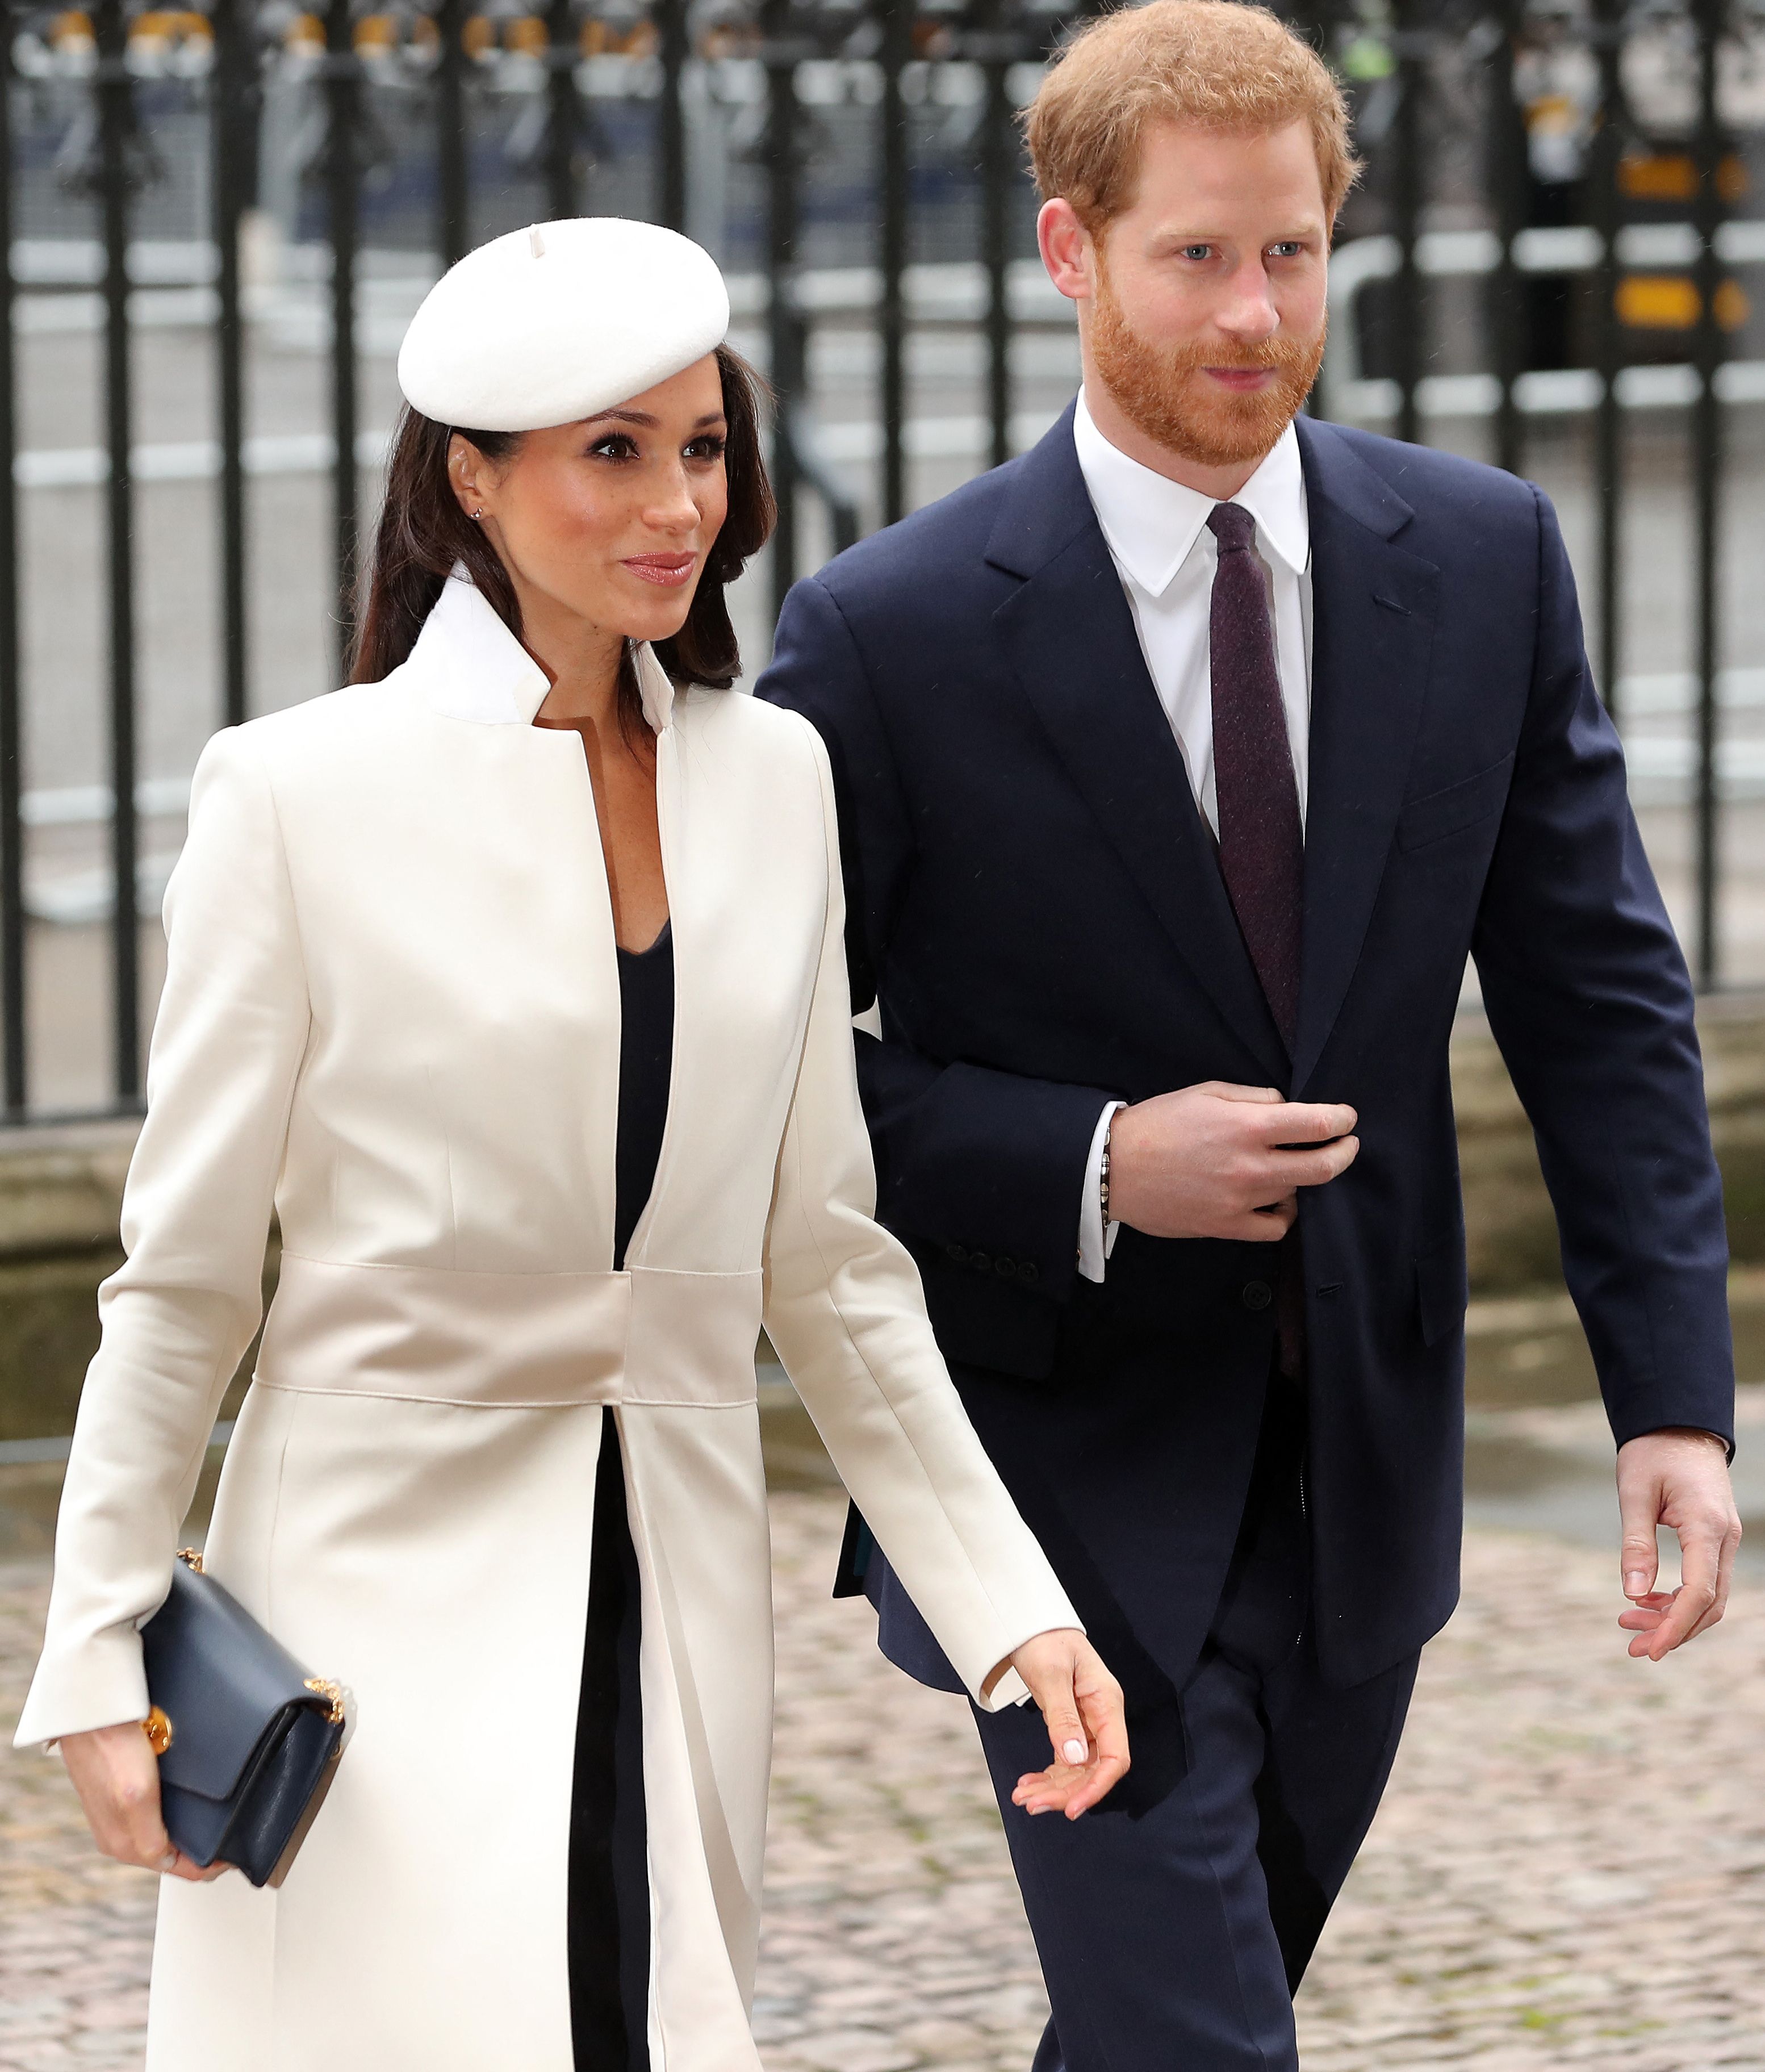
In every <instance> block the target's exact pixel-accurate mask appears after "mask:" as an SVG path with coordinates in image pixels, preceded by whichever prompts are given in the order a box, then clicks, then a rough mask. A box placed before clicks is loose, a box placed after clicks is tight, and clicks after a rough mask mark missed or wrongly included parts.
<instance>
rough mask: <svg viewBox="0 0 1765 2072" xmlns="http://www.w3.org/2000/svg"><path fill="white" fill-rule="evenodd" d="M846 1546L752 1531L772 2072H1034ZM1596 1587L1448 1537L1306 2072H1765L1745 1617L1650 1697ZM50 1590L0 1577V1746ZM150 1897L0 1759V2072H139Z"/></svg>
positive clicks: (1751, 1645)
mask: <svg viewBox="0 0 1765 2072" xmlns="http://www.w3.org/2000/svg"><path fill="white" fill-rule="evenodd" d="M841 1517H842V1513H841V1506H840V1504H839V1502H838V1501H837V1500H836V1499H835V1498H833V1497H831V1496H830V1495H827V1494H785V1495H782V1496H780V1497H778V1498H776V1499H775V1502H774V1548H775V1568H776V1572H777V1582H778V1621H779V1651H778V1660H779V1692H778V1755H777V1762H776V1765H775V1768H774V1789H773V1799H772V1808H771V1823H770V1854H769V1859H768V1883H767V1893H766V1926H765V1933H764V1937H763V1941H762V1946H761V1967H760V1981H759V1992H758V1996H757V2000H756V2006H755V2025H756V2029H757V2033H758V2034H759V2036H760V2038H761V2054H762V2057H763V2058H764V2060H765V2062H766V2066H767V2072H1028V2065H1029V2060H1030V2057H1031V2053H1032V2051H1033V2049H1034V2047H1035V2044H1036V2038H1037V2037H1038V2036H1039V2034H1040V2033H1041V2027H1042V2024H1043V2021H1045V2018H1046V2003H1045V1999H1044V1997H1043V1994H1042V1988H1041V1976H1040V1974H1039V1971H1038V1970H1037V1967H1036V1959H1035V1952H1034V1950H1033V1948H1032V1945H1031V1942H1030V1938H1029V1934H1028V1928H1027V1926H1025V1924H1024V1915H1023V1909H1022V1906H1021V1905H1020V1902H1019V1901H1018V1897H1017V1893H1016V1885H1015V1884H1014V1882H1013V1881H1012V1875H1011V1868H1010V1864H1009V1863H1008V1860H1007V1858H1006V1854H1005V1848H1004V1838H1003V1836H1002V1834H1001V1832H1000V1829H999V1819H998V1815H997V1814H996V1812H995V1810H994V1807H993V1803H992V1799H991V1793H990V1791H989V1790H988V1789H987V1781H986V1774H985V1770H984V1769H983V1765H982V1763H981V1760H980V1755H979V1749H978V1746H977V1745H976V1743H975V1736H974V1730H973V1728H972V1725H971V1722H970V1720H969V1716H968V1710H967V1707H966V1706H965V1705H964V1704H963V1703H962V1702H961V1700H957V1699H952V1698H950V1697H947V1696H943V1695H942V1694H940V1693H938V1692H928V1691H922V1690H921V1689H920V1688H918V1687H917V1686H916V1685H914V1684H913V1683H909V1682H908V1681H907V1679H905V1678H904V1677H902V1676H901V1675H899V1674H898V1673H897V1671H894V1670H893V1669H891V1668H890V1667H889V1666H888V1665H887V1664H886V1663H884V1662H883V1661H882V1660H881V1659H880V1657H879V1656H878V1655H877V1654H876V1650H875V1646H874V1626H873V1622H872V1620H871V1618H870V1616H869V1614H868V1609H866V1608H865V1607H864V1605H861V1604H858V1605H855V1604H851V1603H839V1604H835V1603H834V1602H833V1601H831V1600H830V1599H829V1598H828V1597H827V1579H828V1577H829V1576H830V1575H831V1572H832V1564H833V1557H834V1553H835V1549H836V1548H837V1547H838V1544H839V1532H840V1527H841ZM1611 1565H1612V1564H1611V1560H1610V1558H1609V1557H1607V1556H1600V1555H1596V1554H1594V1553H1592V1552H1588V1551H1586V1550H1584V1549H1582V1548H1574V1547H1570V1546H1564V1545H1561V1544H1558V1543H1557V1542H1555V1541H1552V1540H1539V1539H1526V1538H1524V1537H1521V1536H1519V1535H1513V1536H1508V1535H1499V1534H1496V1533H1492V1532H1487V1531H1476V1532H1473V1533H1472V1535H1470V1537H1469V1539H1468V1540H1467V1545H1466V1549H1465V1594H1464V1601H1463V1605H1462V1606H1461V1608H1460V1610H1459V1614H1458V1616H1457V1617H1456V1618H1455V1620H1454V1621H1453V1623H1452V1624H1451V1626H1449V1627H1448V1629H1447V1632H1446V1633H1445V1634H1443V1636H1442V1637H1441V1638H1440V1639H1439V1641H1437V1642H1435V1645H1434V1646H1432V1647H1431V1648H1430V1650H1429V1651H1428V1655H1427V1657H1426V1661H1425V1663H1424V1665H1423V1668H1422V1677H1421V1679H1420V1682H1419V1683H1418V1688H1417V1694H1416V1701H1415V1707H1414V1712H1413V1714H1412V1718H1411V1725H1410V1732H1409V1733H1408V1735H1407V1736H1406V1739H1405V1742H1404V1745H1403V1749H1402V1753H1401V1754H1400V1756H1399V1757H1398V1766H1397V1769H1396V1771H1395V1773H1394V1777H1393V1779H1392V1784H1391V1788H1390V1790H1389V1794H1388V1795H1387V1798H1386V1800H1385V1807H1384V1808H1383V1810H1382V1811H1381V1814H1380V1816H1379V1819H1378V1820H1377V1823H1375V1825H1374V1827H1373V1833H1372V1835H1371V1836H1370V1837H1369V1840H1368V1843H1367V1846H1366V1848H1365V1850H1364V1851H1363V1852H1362V1855H1361V1861H1360V1863H1359V1864H1357V1867H1356V1869H1355V1872H1354V1874H1353V1876H1352V1877H1351V1879H1350V1880H1349V1882H1348V1889H1347V1890H1346V1891H1345V1893H1344V1895H1343V1898H1342V1901H1341V1902H1340V1905H1338V1907H1337V1909H1336V1914H1335V1916H1334V1918H1332V1922H1331V1924H1330V1926H1329V1928H1328V1930H1327V1931H1326V1934H1325V1935H1324V1941H1323V1943H1322V1945H1321V1947H1320V1950H1319V1952H1318V1955H1317V1957H1316V1960H1315V1961H1314V1963H1313V1965H1312V1967H1311V1974H1310V1976H1309V1977H1308V1979H1307V1983H1306V1984H1305V1987H1304V1988H1303V1991H1302V1992H1301V1994H1300V1997H1299V2029H1300V2036H1301V2041H1302V2047H1303V2057H1304V2062H1305V2072H1424V2068H1430V2067H1440V2068H1443V2072H1571V2068H1580V2067H1591V2068H1595V2072H1765V1963H1762V1962H1761V1953H1762V1952H1765V1737H1761V1736H1760V1734H1759V1730H1758V1722H1759V1720H1760V1719H1761V1718H1762V1717H1765V1619H1762V1618H1761V1617H1760V1612H1761V1609H1762V1608H1765V1599H1762V1598H1761V1597H1760V1595H1759V1593H1758V1592H1757V1586H1756V1585H1750V1586H1748V1588H1747V1589H1743V1590H1742V1592H1740V1593H1738V1596H1737V1599H1736V1602H1735V1605H1734V1609H1733V1610H1732V1611H1731V1612H1730V1618H1729V1620H1728V1622H1727V1623H1726V1625H1725V1626H1723V1627H1722V1628H1721V1629H1720V1630H1718V1631H1717V1632H1716V1633H1714V1634H1710V1635H1709V1636H1706V1637H1705V1638H1704V1639H1702V1640H1701V1641H1699V1642H1697V1643H1696V1644H1695V1645H1694V1646H1692V1647H1691V1648H1689V1650H1686V1651H1684V1652H1682V1653H1681V1655H1679V1656H1677V1658H1676V1659H1674V1660H1673V1661H1672V1662H1671V1663H1668V1664H1666V1665H1664V1666H1663V1667H1660V1668H1656V1667H1653V1666H1652V1665H1651V1664H1649V1663H1634V1662H1632V1661H1631V1660H1630V1659H1628V1657H1627V1655H1625V1653H1624V1651H1623V1637H1622V1636H1621V1635H1620V1634H1619V1632H1618V1630H1617V1627H1616V1624H1615V1621H1616V1616H1617V1613H1618V1610H1619V1602H1618V1600H1617V1597H1616V1595H1615V1591H1614V1589H1613V1588H1612V1578H1611ZM44 1585H45V1579H44V1578H43V1576H42V1575H41V1574H40V1572H33V1571H27V1570H13V1571H10V1572H6V1573H4V1574H0V1743H3V1737H4V1736H5V1735H6V1733H9V1732H10V1720H11V1719H12V1718H14V1717H15V1716H16V1712H17V1708H18V1704H19V1702H20V1701H21V1700H22V1698H23V1689H24V1683H25V1679H26V1678H27V1675H28V1673H29V1668H30V1663H31V1658H32V1655H33V1654H34V1651H35V1644H36V1639H37V1635H38V1633H39V1630H40V1622H41V1619H42V1615H43V1602H44V1598H45V1595H46V1591H45V1587H44ZM153 1909H154V1880H153V1879H152V1878H151V1877H149V1876H148V1875H147V1874H146V1873H142V1872H137V1871H131V1870H128V1869H125V1868H123V1867H122V1866H121V1865H119V1864H110V1863H107V1862H106V1861H105V1860H104V1859H102V1858H101V1857H100V1856H97V1855H96V1852H94V1851H92V1849H91V1848H90V1847H89V1845H88V1844H87V1843H86V1841H85V1839H84V1829H83V1827H82V1825H81V1823H80V1815H79V1808H78V1807H77V1804H76V1803H75V1800H74V1799H73V1795H72V1791H71V1790H69V1788H68V1785H67V1782H66V1780H65V1778H64V1776H63V1774H62V1773H61V1770H60V1765H59V1764H58V1763H55V1762H53V1761H44V1760H43V1759H41V1758H39V1757H35V1756H14V1755H11V1754H10V1753H0V2072H68V2068H70V2067H77V2068H79V2072H139V2068H140V2066H141V2063H142V2033H141V2025H142V2021H143V2020H144V2018H145V2009H146V1975H147V1967H148V1963H149V1959H150V1953H151V1947H152V1934H153Z"/></svg>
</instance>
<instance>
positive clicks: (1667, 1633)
mask: <svg viewBox="0 0 1765 2072" xmlns="http://www.w3.org/2000/svg"><path fill="white" fill-rule="evenodd" d="M1618 1511H1619V1518H1620V1519H1621V1521H1622V1523H1623V1548H1622V1551H1621V1554H1620V1559H1621V1561H1622V1563H1623V1574H1624V1595H1625V1596H1626V1597H1628V1598H1629V1599H1630V1601H1631V1603H1632V1606H1633V1607H1634V1609H1632V1610H1630V1611H1627V1612H1626V1613H1624V1614H1623V1616H1622V1617H1621V1618H1619V1622H1618V1623H1619V1625H1620V1626H1623V1628H1624V1629H1625V1630H1626V1631H1627V1633H1629V1634H1631V1635H1632V1640H1631V1643H1630V1651H1631V1653H1632V1655H1637V1656H1642V1655H1647V1656H1648V1659H1649V1660H1650V1661H1651V1662H1659V1661H1660V1660H1662V1659H1664V1657H1665V1656H1667V1655H1670V1654H1672V1652H1673V1650H1674V1649H1675V1648H1676V1647H1677V1646H1679V1645H1680V1644H1681V1642H1684V1641H1688V1640H1690V1639H1693V1638H1695V1636H1696V1635H1697V1634H1701V1632H1702V1631H1703V1630H1704V1629H1705V1627H1706V1626H1714V1625H1715V1623H1716V1622H1717V1621H1718V1619H1719V1618H1721V1617H1722V1614H1723V1612H1724V1611H1725V1610H1726V1608H1727V1605H1728V1585H1729V1581H1730V1578H1731V1577H1733V1575H1734V1555H1735V1551H1736V1549H1737V1548H1738V1547H1739V1545H1740V1540H1741V1522H1740V1514H1739V1513H1738V1511H1736V1510H1735V1508H1734V1490H1733V1489H1732V1488H1731V1487H1730V1484H1729V1479H1728V1449H1727V1447H1726V1445H1724V1444H1723V1443H1722V1441H1721V1440H1720V1439H1718V1437H1716V1435H1715V1433H1714V1432H1697V1431H1692V1430H1689V1429H1672V1430H1669V1431H1664V1432H1646V1433H1644V1434H1643V1436H1642V1437H1641V1438H1640V1439H1632V1441H1630V1442H1629V1444H1628V1445H1625V1446H1621V1447H1620V1448H1619V1451H1618ZM1657 1525H1664V1526H1667V1527H1670V1528H1671V1530H1672V1531H1674V1532H1675V1533H1677V1535H1678V1536H1679V1572H1680V1584H1679V1587H1678V1589H1674V1590H1657V1589H1656V1587H1655V1585H1656V1582H1657V1581H1659V1579H1660V1556H1659V1554H1658V1552H1657V1551H1656V1538H1655V1528H1656V1526H1657Z"/></svg>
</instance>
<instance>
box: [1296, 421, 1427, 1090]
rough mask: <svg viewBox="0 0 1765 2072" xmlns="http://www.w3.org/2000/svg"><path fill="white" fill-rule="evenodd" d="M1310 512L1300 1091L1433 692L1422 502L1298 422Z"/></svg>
mask: <svg viewBox="0 0 1765 2072" xmlns="http://www.w3.org/2000/svg"><path fill="white" fill-rule="evenodd" d="M1295 429H1296V430H1297V431H1298V433H1299V452H1300V457H1301V459H1302V460H1303V463H1304V467H1305V484H1306V497H1307V503H1308V504H1309V505H1310V507H1311V583H1312V634H1311V750H1310V761H1311V778H1310V784H1309V789H1308V793H1307V797H1308V806H1307V814H1306V825H1305V894H1304V920H1303V948H1302V952H1301V960H1300V985H1299V1030H1298V1034H1297V1036H1296V1038H1295V1046H1294V1056H1293V1091H1294V1094H1295V1096H1296V1097H1302V1098H1303V1094H1304V1091H1305V1088H1306V1085H1307V1080H1308V1079H1309V1078H1310V1076H1311V1072H1312V1070H1313V1068H1314V1067H1316V1064H1317V1062H1318V1060H1319V1059H1320V1056H1321V1055H1322V1054H1323V1050H1324V1045H1325V1043H1326V1042H1328V1039H1329V1035H1330V1031H1331V1030H1332V1028H1333V1027H1334V1026H1335V1023H1336V1017H1337V1015H1338V1014H1339V1013H1340V1011H1341V1008H1342V1003H1343V1001H1344V998H1345V997H1347V994H1348V988H1349V985H1351V983H1352V980H1353V977H1354V973H1355V968H1356V966H1357V964H1358V963H1359V962H1360V958H1361V945H1362V944H1363V943H1364V942H1365V939H1366V933H1367V927H1368V924H1369V922H1370V921H1371V919H1372V918H1373V906H1374V904H1375V902H1377V898H1378V894H1379V887H1380V885H1381V882H1383V879H1384V877H1385V865H1386V861H1387V859H1388V858H1389V855H1390V853H1391V845H1392V841H1393V839H1394V836H1395V834H1396V832H1397V824H1398V813H1399V812H1400V810H1401V809H1402V804H1403V798H1404V794H1405V792H1406V789H1407V788H1408V785H1409V781H1410V763H1411V759H1412V758H1413V755H1414V749H1415V742H1416V736H1417V733H1418V729H1419V727H1420V725H1421V721H1422V708H1423V706H1424V705H1425V704H1426V699H1427V691H1428V678H1429V672H1430V666H1431V663H1432V657H1433V652H1434V639H1435V620H1436V616H1437V614H1438V611H1439V587H1440V571H1439V568H1437V567H1436V566H1435V564H1434V563H1433V562H1431V561H1426V560H1424V559H1422V557H1421V556H1420V555H1418V554H1417V553H1414V552H1413V551H1412V550H1411V549H1410V546H1409V545H1408V544H1407V543H1406V532H1408V529H1409V528H1410V525H1411V523H1412V521H1413V520H1414V516H1415V514H1414V512H1413V511H1412V510H1411V509H1410V506H1409V505H1408V504H1406V503H1405V501H1404V500H1403V499H1402V497H1401V496H1400V495H1398V492H1397V491H1395V490H1394V488H1392V487H1391V486H1390V484H1389V483H1387V482H1385V480H1384V479H1382V478H1381V476H1379V475H1376V474H1375V473H1374V472H1373V470H1372V469H1371V468H1370V467H1368V465H1367V463H1365V461H1364V460H1363V459H1361V457H1360V455H1359V454H1357V452H1356V451H1355V450H1354V446H1353V444H1352V442H1351V441H1350V440H1349V439H1348V438H1346V437H1345V436H1344V434H1343V433H1342V432H1341V431H1340V430H1338V429H1337V427H1336V426H1333V425H1328V424H1319V423H1316V422H1315V421H1312V420H1311V419H1310V418H1304V417H1302V418H1301V419H1299V421H1298V424H1297V426H1296V428H1295Z"/></svg>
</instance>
